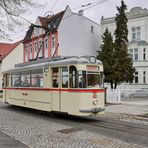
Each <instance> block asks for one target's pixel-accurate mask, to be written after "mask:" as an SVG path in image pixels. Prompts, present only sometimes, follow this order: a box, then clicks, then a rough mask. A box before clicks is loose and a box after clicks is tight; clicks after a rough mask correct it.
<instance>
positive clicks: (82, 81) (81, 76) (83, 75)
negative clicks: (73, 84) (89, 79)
mask: <svg viewBox="0 0 148 148" xmlns="http://www.w3.org/2000/svg"><path fill="white" fill-rule="evenodd" d="M86 85H87V84H86V71H79V88H86Z"/></svg>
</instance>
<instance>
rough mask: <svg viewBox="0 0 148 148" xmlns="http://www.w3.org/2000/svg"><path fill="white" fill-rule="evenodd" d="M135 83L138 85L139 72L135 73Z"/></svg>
mask: <svg viewBox="0 0 148 148" xmlns="http://www.w3.org/2000/svg"><path fill="white" fill-rule="evenodd" d="M135 83H138V71H136V72H135Z"/></svg>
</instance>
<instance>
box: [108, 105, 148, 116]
mask: <svg viewBox="0 0 148 148" xmlns="http://www.w3.org/2000/svg"><path fill="white" fill-rule="evenodd" d="M105 110H106V112H112V113H124V114H130V115H142V114H146V113H148V106H147V105H143V106H142V105H135V104H134V105H133V104H119V105H107V106H106V108H105Z"/></svg>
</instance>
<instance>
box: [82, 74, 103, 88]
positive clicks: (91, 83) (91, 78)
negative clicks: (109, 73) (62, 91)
mask: <svg viewBox="0 0 148 148" xmlns="http://www.w3.org/2000/svg"><path fill="white" fill-rule="evenodd" d="M98 87H103V74H102V73H100V72H93V71H91V72H89V71H87V72H86V71H79V88H98Z"/></svg>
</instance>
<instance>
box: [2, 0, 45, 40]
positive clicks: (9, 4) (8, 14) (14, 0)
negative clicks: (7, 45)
mask: <svg viewBox="0 0 148 148" xmlns="http://www.w3.org/2000/svg"><path fill="white" fill-rule="evenodd" d="M40 6H42V5H41V4H39V3H38V2H37V0H0V39H6V38H8V37H9V34H8V32H9V31H14V30H15V27H16V26H23V25H24V24H25V23H26V22H27V21H28V20H27V19H25V17H24V14H25V13H26V12H28V11H29V9H30V8H31V7H35V8H37V7H40Z"/></svg>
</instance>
